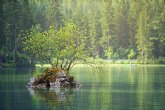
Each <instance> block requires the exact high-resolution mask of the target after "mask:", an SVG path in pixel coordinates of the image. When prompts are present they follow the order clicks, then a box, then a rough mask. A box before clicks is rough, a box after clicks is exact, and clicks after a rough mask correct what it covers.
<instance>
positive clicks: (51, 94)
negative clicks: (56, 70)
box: [28, 88, 78, 108]
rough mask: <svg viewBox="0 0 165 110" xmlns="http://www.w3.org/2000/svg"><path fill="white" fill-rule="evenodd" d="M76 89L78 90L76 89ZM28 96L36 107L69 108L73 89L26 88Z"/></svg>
mask: <svg viewBox="0 0 165 110" xmlns="http://www.w3.org/2000/svg"><path fill="white" fill-rule="evenodd" d="M76 89H78V88H76ZM28 90H29V92H30V95H31V96H32V99H33V101H34V103H35V105H36V106H37V107H41V105H42V106H43V107H44V106H45V107H46V106H47V107H49V108H50V107H51V108H54V107H57V106H58V105H61V104H62V105H67V106H69V105H70V103H71V101H72V100H73V98H74V90H75V89H73V88H28Z"/></svg>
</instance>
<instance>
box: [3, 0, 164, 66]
mask: <svg viewBox="0 0 165 110" xmlns="http://www.w3.org/2000/svg"><path fill="white" fill-rule="evenodd" d="M0 2H1V3H0V65H7V64H13V65H17V66H21V65H29V64H33V61H35V60H34V59H32V58H29V57H27V56H26V53H24V51H22V45H21V40H20V39H19V34H20V33H21V32H22V31H25V30H27V29H30V28H31V27H32V25H36V24H40V25H41V27H42V29H43V30H47V29H48V28H49V26H50V25H52V26H54V27H55V28H56V29H59V28H60V27H61V26H63V25H64V23H65V21H68V20H70V21H72V22H73V23H74V24H76V25H77V26H79V28H80V29H82V30H85V34H86V36H87V42H86V47H87V48H88V50H89V51H88V53H87V54H88V56H90V57H93V58H103V59H113V60H114V59H138V61H139V63H153V61H154V60H155V59H156V60H159V62H158V63H165V58H164V57H165V51H164V50H165V31H164V30H165V1H164V0H140V1H138V0H0Z"/></svg>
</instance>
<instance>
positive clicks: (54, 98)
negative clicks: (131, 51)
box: [0, 65, 165, 110]
mask: <svg viewBox="0 0 165 110" xmlns="http://www.w3.org/2000/svg"><path fill="white" fill-rule="evenodd" d="M41 70H42V69H40V68H38V71H41ZM71 74H72V75H73V76H74V77H75V79H77V80H78V81H79V82H80V83H81V87H80V88H76V89H71V88H67V89H60V88H50V89H32V88H27V87H26V85H27V83H28V81H29V78H30V77H32V76H33V70H32V69H30V68H17V69H16V68H6V69H0V110H165V66H153V65H151V66H143V65H111V66H108V67H106V69H103V70H102V72H97V71H95V70H93V69H91V68H90V67H84V66H77V67H75V68H73V69H72V71H71Z"/></svg>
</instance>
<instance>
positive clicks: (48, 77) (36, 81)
mask: <svg viewBox="0 0 165 110" xmlns="http://www.w3.org/2000/svg"><path fill="white" fill-rule="evenodd" d="M27 87H31V88H35V87H37V88H44V87H45V88H49V87H64V88H67V87H80V83H79V82H78V81H75V80H74V77H73V76H70V75H69V74H68V72H66V71H65V70H63V69H60V68H47V69H46V70H45V71H44V72H43V73H42V74H40V75H38V76H36V77H32V78H30V82H29V83H28V85H27Z"/></svg>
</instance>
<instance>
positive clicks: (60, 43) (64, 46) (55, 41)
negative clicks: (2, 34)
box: [20, 22, 86, 71]
mask: <svg viewBox="0 0 165 110" xmlns="http://www.w3.org/2000/svg"><path fill="white" fill-rule="evenodd" d="M84 33H85V32H82V30H80V29H79V27H78V26H77V25H75V24H73V23H70V22H67V23H65V25H64V26H61V28H60V29H59V30H56V29H55V28H54V27H53V26H50V27H49V29H48V30H46V31H44V30H42V28H41V26H40V25H36V26H32V28H31V29H30V30H27V31H26V32H25V33H24V34H21V35H20V36H21V38H22V40H23V41H22V44H23V50H24V51H25V52H26V53H27V54H28V55H29V57H33V58H35V59H36V60H38V61H44V62H47V63H49V64H51V65H52V67H56V68H61V69H63V70H67V71H69V70H70V68H71V67H72V66H74V63H75V61H76V60H77V59H81V58H83V56H84V52H85V51H84V50H85V42H86V37H85V34H84Z"/></svg>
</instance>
